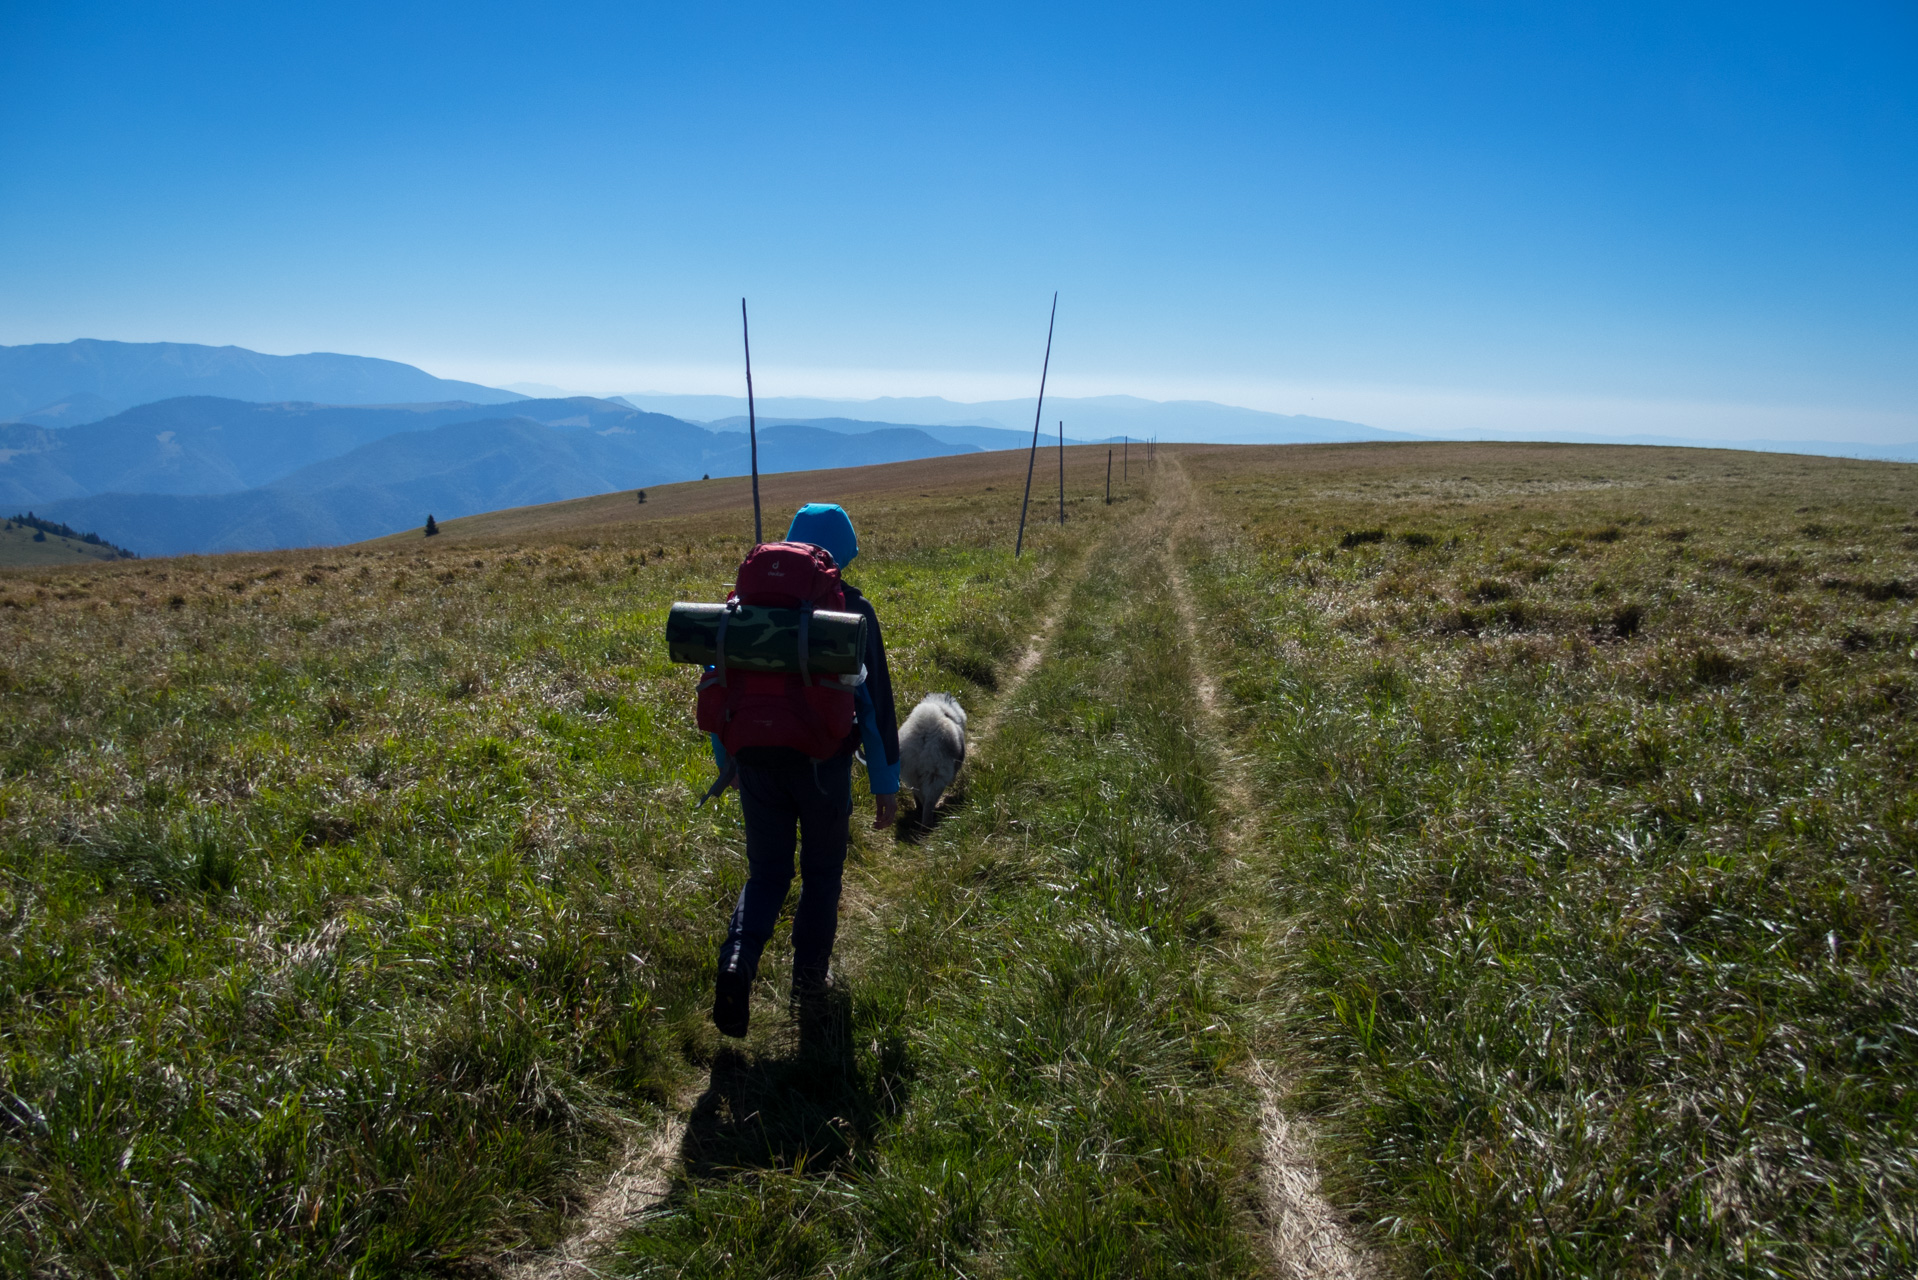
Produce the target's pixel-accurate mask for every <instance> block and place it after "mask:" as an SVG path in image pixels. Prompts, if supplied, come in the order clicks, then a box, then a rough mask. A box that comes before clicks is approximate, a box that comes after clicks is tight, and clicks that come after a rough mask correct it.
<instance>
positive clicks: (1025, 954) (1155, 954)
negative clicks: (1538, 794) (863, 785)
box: [623, 528, 1258, 1277]
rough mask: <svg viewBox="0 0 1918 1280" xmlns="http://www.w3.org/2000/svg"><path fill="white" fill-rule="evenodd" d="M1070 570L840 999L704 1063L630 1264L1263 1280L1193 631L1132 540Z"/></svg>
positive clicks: (903, 869) (845, 958)
mask: <svg viewBox="0 0 1918 1280" xmlns="http://www.w3.org/2000/svg"><path fill="white" fill-rule="evenodd" d="M1088 556H1089V562H1088V564H1087V565H1086V567H1085V571H1084V573H1083V576H1082V577H1081V578H1080V579H1079V582H1078V585H1077V586H1076V587H1075V588H1074V589H1073V590H1072V591H1071V593H1070V595H1069V597H1068V598H1067V600H1066V602H1065V603H1066V606H1067V609H1066V614H1065V622H1064V625H1063V627H1062V629H1061V632H1060V634H1059V636H1058V638H1057V640H1056V643H1055V644H1054V645H1053V647H1052V650H1051V653H1050V656H1049V657H1048V658H1047V659H1046V660H1045V661H1044V662H1042V663H1041V664H1040V665H1039V666H1038V668H1037V669H1036V670H1035V671H1034V673H1033V674H1032V676H1031V678H1030V680H1029V681H1028V682H1027V683H1026V684H1025V685H1024V686H1023V688H1021V689H1020V691H1019V692H1018V694H1017V695H1016V697H1015V699H1014V701H1013V703H1012V704H1011V705H1010V707H1008V708H1007V709H1006V711H1005V714H1004V719H1003V721H1002V722H1001V724H1000V726H999V728H998V731H997V734H996V736H995V737H994V739H993V741H992V743H991V746H990V748H989V750H988V751H987V753H986V754H984V755H983V756H982V757H981V758H980V760H979V761H977V762H976V764H975V767H974V768H973V771H972V772H971V773H970V775H969V778H968V781H967V783H966V787H965V793H964V795H963V797H962V798H961V800H960V801H959V802H958V803H957V805H956V807H955V809H954V811H953V812H952V813H950V814H949V815H948V816H947V817H946V819H945V820H944V821H943V822H942V823H941V825H940V826H939V828H938V829H937V832H936V833H935V834H934V835H932V836H931V837H930V838H928V840H927V841H926V842H925V843H924V844H923V845H922V846H920V847H918V848H917V849H914V848H912V847H911V846H907V847H905V848H904V849H901V850H899V851H896V852H895V853H894V854H892V855H891V856H890V857H889V858H888V859H887V860H886V861H885V863H884V864H883V865H881V866H879V867H877V868H875V869H874V872H873V874H874V889H873V896H874V897H875V898H877V899H878V900H879V901H880V902H881V903H882V904H883V905H882V906H881V907H880V909H879V910H877V911H876V912H875V913H874V915H873V917H872V918H871V919H870V920H869V922H868V923H866V925H865V927H864V928H863V929H861V928H858V927H854V928H852V929H850V930H849V933H850V936H846V935H842V936H846V942H845V943H844V944H843V945H842V958H841V961H840V974H841V982H842V988H841V991H840V994H839V999H840V1003H839V1005H838V1007H837V1008H836V1009H834V1010H832V1011H831V1012H829V1013H828V1014H826V1015H824V1016H822V1017H821V1018H820V1019H819V1021H818V1023H817V1024H816V1025H813V1026H810V1027H806V1028H802V1031H801V1033H800V1036H799V1039H798V1042H797V1043H796V1044H794V1043H790V1042H788V1041H785V1040H782V1039H777V1038H769V1039H767V1040H765V1041H762V1042H760V1043H759V1044H758V1045H756V1046H755V1048H754V1050H753V1051H751V1052H748V1053H745V1054H742V1055H740V1057H739V1058H738V1059H737V1060H736V1061H733V1062H730V1063H727V1064H724V1065H723V1067H716V1069H715V1072H714V1076H713V1087H712V1089H711V1091H709V1093H708V1094H707V1096H706V1097H705V1098H704V1099H702V1101H701V1103H700V1105H699V1107H697V1108H696V1109H695V1111H694V1119H693V1121H692V1124H691V1126H690V1128H689V1131H688V1136H687V1139H686V1143H685V1150H686V1152H687V1155H688V1160H687V1165H686V1168H685V1170H684V1171H683V1173H682V1175H681V1178H680V1181H679V1183H678V1186H677V1189H676V1190H675V1192H674V1194H673V1195H672V1197H671V1198H670V1199H669V1200H668V1201H667V1203H666V1204H665V1206H664V1207H663V1208H662V1209H661V1210H660V1211H659V1213H658V1214H657V1215H656V1216H655V1217H654V1218H653V1219H652V1220H651V1221H650V1222H649V1223H648V1224H647V1225H646V1226H645V1227H644V1228H643V1229H641V1230H640V1231H638V1232H637V1233H635V1234H634V1235H633V1236H632V1237H631V1238H630V1239H629V1240H628V1241H627V1243H626V1245H625V1247H624V1251H623V1258H624V1269H625V1271H626V1272H627V1273H628V1274H632V1275H637V1276H676V1277H695V1276H702V1277H704V1276H712V1277H717V1276H762V1275H779V1276H795V1277H797V1276H825V1275H834V1276H842V1275H871V1276H881V1275H883V1276H917V1275H985V1276H1031V1277H1066V1276H1112V1275H1129V1276H1130V1275H1136V1276H1153V1275H1172V1274H1204V1275H1220V1276H1224V1275H1241V1274H1250V1273H1252V1272H1254V1271H1256V1270H1258V1266H1257V1259H1256V1255H1255V1253H1254V1251H1253V1246H1252V1243H1251V1241H1252V1234H1251V1232H1250V1231H1249V1230H1248V1229H1247V1225H1248V1222H1249V1220H1250V1214H1251V1211H1252V1206H1251V1204H1250V1196H1251V1191H1250V1189H1249V1187H1250V1182H1249V1172H1250V1165H1251V1162H1250V1158H1249V1154H1248V1153H1249V1152H1251V1151H1255V1150H1256V1142H1255V1141H1253V1139H1252V1137H1251V1134H1252V1132H1253V1131H1254V1130H1255V1128H1256V1121H1255V1119H1254V1116H1253V1110H1252V1108H1251V1107H1250V1106H1249V1105H1248V1101H1247V1096H1246V1090H1245V1088H1244V1086H1243V1083H1242V1081H1241V1080H1240V1079H1239V1078H1238V1076H1237V1075H1236V1074H1235V1072H1236V1069H1237V1068H1238V1067H1239V1066H1241V1065H1243V1063H1244V1060H1245V1056H1246V1046H1245V1037H1244V1031H1245V1028H1244V1027H1243V1026H1242V1025H1241V1019H1240V1016H1239V1015H1240V1007H1239V1006H1240V1000H1239V997H1237V996H1236V995H1235V993H1234V987H1233V982H1232V979H1233V977H1234V976H1235V972H1236V970H1235V966H1234V964H1233V963H1232V959H1231V957H1230V956H1229V955H1226V954H1224V953H1223V951H1222V946H1223V934H1224V930H1223V928H1222V926H1221V924H1220V921H1219V915H1218V908H1219V901H1218V899H1219V897H1220V895H1221V894H1222V892H1223V891H1224V881H1223V877H1222V871H1221V868H1220V865H1219V856H1218V852H1217V844H1216V841H1215V839H1214V833H1213V831H1212V827H1211V824H1212V821H1213V813H1214V808H1215V806H1214V796H1213V792H1212V784H1211V781H1210V779H1211V776H1212V774H1211V771H1212V767H1213V766H1212V761H1211V758H1210V755H1209V753H1208V751H1207V749H1206V746H1205V744H1204V743H1203V742H1202V741H1201V739H1200V737H1199V734H1198V731H1197V727H1196V725H1195V722H1194V718H1193V717H1194V716H1195V714H1196V708H1195V706H1194V702H1193V697H1192V683H1191V671H1190V668H1189V665H1188V657H1187V654H1186V653H1185V647H1184V639H1183V633H1182V631H1181V623H1180V620H1179V618H1178V616H1177V614H1176V612H1175V611H1174V606H1173V600H1172V597H1171V594H1170V592H1169V590H1168V588H1167V587H1166V585H1165V574H1164V572H1163V568H1161V569H1160V570H1159V571H1158V572H1156V573H1155V572H1152V571H1149V570H1142V566H1148V565H1150V564H1152V563H1154V562H1155V561H1156V562H1157V563H1158V564H1159V565H1161V566H1163V564H1164V561H1163V559H1162V558H1160V557H1161V556H1162V553H1161V552H1159V551H1157V550H1156V549H1155V547H1154V546H1153V544H1152V542H1151V541H1150V540H1149V539H1148V538H1147V537H1146V536H1145V533H1144V531H1143V530H1140V529H1136V528H1135V529H1130V530H1128V531H1126V532H1124V533H1122V534H1120V535H1115V536H1114V537H1112V538H1110V539H1107V540H1105V541H1103V542H1101V543H1100V544H1099V545H1097V546H1095V547H1094V548H1093V549H1092V550H1090V551H1089V552H1088ZM1142 579H1143V580H1145V581H1148V582H1151V583H1152V584H1153V585H1152V586H1151V587H1150V588H1149V589H1146V590H1140V589H1139V584H1140V582H1141V580H1142Z"/></svg>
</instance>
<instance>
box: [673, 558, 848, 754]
mask: <svg viewBox="0 0 1918 1280" xmlns="http://www.w3.org/2000/svg"><path fill="white" fill-rule="evenodd" d="M727 603H728V605H734V604H738V605H756V606H761V607H765V608H776V609H798V610H799V611H800V637H801V639H800V670H799V671H797V672H767V671H749V670H745V669H743V668H738V667H729V666H727V665H726V662H725V654H724V648H725V645H724V639H723V632H724V628H723V624H722V631H721V634H722V639H721V642H720V646H719V647H720V654H719V662H718V664H717V665H716V666H715V667H714V669H713V670H712V671H710V672H708V673H707V674H706V676H705V677H704V678H703V679H701V680H700V682H699V704H698V720H699V727H700V728H701V729H703V730H705V731H706V732H708V733H711V734H713V735H715V736H716V737H718V739H719V741H720V745H721V746H723V747H725V748H726V750H727V751H728V752H734V753H736V752H738V751H739V750H740V749H741V748H743V747H791V748H793V749H794V750H797V751H802V752H804V753H805V754H806V755H808V756H810V757H812V758H813V759H815V760H824V759H827V758H829V757H830V756H832V755H834V754H836V753H837V752H838V750H839V747H840V745H841V744H842V743H843V742H844V741H845V739H846V735H847V734H849V733H851V732H852V726H853V693H852V688H853V686H854V685H856V683H857V682H856V681H852V682H848V681H847V680H845V679H843V678H841V677H838V676H831V675H822V674H818V673H815V672H813V671H811V670H809V669H807V664H806V644H805V634H806V630H807V623H808V621H809V619H810V615H811V614H812V612H813V611H814V610H815V609H830V610H835V611H838V610H843V609H844V608H845V607H846V593H845V589H844V588H843V587H842V586H841V585H840V582H839V566H838V565H836V564H834V563H833V558H832V555H831V554H830V553H829V552H827V551H825V550H824V549H822V548H820V547H815V546H812V545H811V544H810V543H804V542H767V543H762V544H760V545H759V546H756V547H754V548H753V549H752V551H751V552H749V553H748V554H747V556H746V558H745V559H744V560H743V561H741V562H740V565H739V572H738V574H737V575H736V577H735V581H734V583H733V591H732V594H731V595H730V596H728V597H727Z"/></svg>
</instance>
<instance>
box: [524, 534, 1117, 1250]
mask: <svg viewBox="0 0 1918 1280" xmlns="http://www.w3.org/2000/svg"><path fill="white" fill-rule="evenodd" d="M1094 545H1096V543H1094V544H1088V545H1087V546H1085V547H1082V548H1080V549H1079V550H1078V552H1077V553H1076V556H1075V560H1074V562H1073V563H1072V564H1071V565H1070V566H1067V567H1066V568H1065V569H1064V576H1065V577H1066V578H1067V579H1068V581H1067V582H1066V583H1065V587H1066V589H1065V590H1059V591H1055V592H1054V593H1053V597H1052V598H1053V600H1054V604H1053V605H1052V607H1051V608H1050V609H1049V610H1047V612H1046V613H1045V615H1044V616H1043V617H1042V618H1041V620H1040V622H1039V625H1038V627H1037V628H1036V629H1035V630H1034V631H1033V632H1032V633H1031V635H1030V636H1028V637H1027V640H1026V647H1025V649H1023V650H1022V651H1021V652H1020V653H1019V656H1018V657H1017V658H1015V659H1014V660H1013V662H1012V664H1011V667H1010V668H1009V670H1008V673H1007V675H1006V677H1005V679H1004V681H1003V682H1002V684H1001V686H1000V688H999V691H998V697H997V699H996V700H995V701H994V702H993V705H992V709H991V710H990V711H989V712H987V713H986V716H985V718H984V719H982V720H981V721H979V724H978V727H977V729H976V730H974V731H973V732H970V733H968V735H967V743H966V755H967V759H968V760H971V759H972V757H973V756H974V754H975V753H976V752H977V751H978V750H979V749H980V748H982V747H985V746H987V745H989V744H990V742H991V740H992V737H993V734H994V733H995V731H996V730H997V729H998V727H999V723H1000V721H1001V720H1002V719H1003V718H1004V715H1005V712H1006V711H1007V709H1008V708H1010V707H1011V706H1012V705H1013V703H1014V702H1015V701H1016V700H1017V698H1018V695H1019V691H1020V689H1021V688H1022V687H1023V686H1024V685H1025V682H1026V680H1027V678H1028V677H1029V676H1031V674H1032V673H1033V671H1035V670H1036V669H1037V668H1038V666H1039V663H1040V661H1041V660H1042V659H1043V658H1044V657H1045V654H1046V650H1047V648H1048V647H1050V645H1051V644H1052V641H1053V638H1054V637H1055V636H1056V635H1057V634H1058V631H1059V628H1060V626H1061V624H1062V623H1063V622H1064V619H1065V606H1066V601H1067V600H1068V599H1069V597H1070V595H1071V592H1070V585H1071V581H1072V580H1076V577H1077V575H1078V573H1079V572H1081V571H1082V568H1083V566H1084V565H1085V563H1086V562H1087V560H1088V558H1089V556H1090V553H1091V551H1092V548H1093V546H1094ZM846 888H847V890H848V893H847V895H846V900H845V901H844V902H843V904H842V906H841V911H842V913H843V914H842V920H843V921H844V922H845V924H851V923H853V921H855V920H857V921H862V922H868V923H870V922H872V921H874V920H876V918H877V914H878V913H877V910H876V904H874V903H870V902H866V901H862V896H861V895H860V894H859V891H858V890H857V889H855V888H854V886H853V885H852V884H851V883H848V884H847V886H846ZM854 927H857V925H855V926H854ZM842 931H844V924H842ZM701 1092H702V1086H701V1084H697V1083H696V1084H694V1085H693V1086H692V1087H690V1088H688V1089H686V1090H684V1091H682V1093H681V1094H680V1096H679V1097H678V1098H677V1099H675V1104H674V1107H673V1109H672V1111H671V1112H669V1113H667V1114H666V1116H665V1117H664V1118H663V1119H661V1120H659V1121H657V1122H656V1123H654V1124H650V1125H649V1124H646V1123H644V1122H641V1121H638V1120H633V1119H630V1118H624V1117H623V1118H622V1119H623V1120H624V1122H625V1123H626V1125H627V1127H628V1132H627V1134H626V1136H625V1138H624V1140H623V1142H622V1143H621V1149H620V1154H619V1157H618V1158H617V1159H616V1160H615V1161H614V1162H613V1165H612V1168H611V1169H610V1170H609V1171H608V1172H607V1173H606V1174H605V1175H604V1176H603V1177H601V1178H600V1179H599V1180H598V1181H597V1182H595V1183H594V1185H593V1186H592V1188H591V1190H590V1191H589V1192H588V1193H587V1195H586V1197H585V1208H583V1209H582V1210H581V1211H580V1212H579V1214H577V1215H576V1216H575V1217H574V1218H573V1220H572V1222H571V1223H570V1224H569V1230H568V1233H567V1235H566V1238H565V1239H564V1240H562V1241H561V1242H560V1243H559V1244H556V1245H554V1246H552V1247H551V1248H548V1249H542V1250H538V1251H532V1252H529V1251H524V1250H521V1251H515V1252H513V1253H510V1254H506V1255H504V1256H502V1257H500V1258H498V1259H497V1260H496V1261H495V1263H494V1265H493V1271H494V1274H496V1275H498V1276H499V1277H501V1280H582V1278H585V1277H599V1276H605V1275H607V1274H608V1272H607V1271H606V1270H604V1269H603V1266H604V1264H605V1263H607V1262H608V1261H609V1259H608V1257H607V1254H608V1252H609V1250H610V1249H611V1247H612V1246H613V1245H614V1244H615V1243H616V1242H617V1241H618V1239H619V1237H620V1236H621V1235H622V1234H624V1233H625V1232H626V1231H628V1230H629V1229H631V1228H632V1227H634V1226H637V1225H638V1224H639V1222H640V1220H641V1219H642V1218H644V1217H645V1215H646V1214H648V1213H649V1212H651V1211H653V1210H655V1209H657V1208H659V1207H660V1206H661V1205H662V1204H664V1203H665V1201H666V1199H667V1197H668V1196H669V1195H670V1194H671V1192H672V1188H673V1179H674V1175H675V1174H677V1173H678V1171H679V1169H680V1166H681V1164H682V1147H683V1144H684V1141H685V1138H686V1130H687V1126H688V1123H689V1122H690V1120H691V1117H692V1112H693V1108H694V1106H695V1104H696V1103H697V1101H698V1099H699V1097H700V1095H701Z"/></svg>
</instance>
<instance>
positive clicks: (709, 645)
mask: <svg viewBox="0 0 1918 1280" xmlns="http://www.w3.org/2000/svg"><path fill="white" fill-rule="evenodd" d="M727 607H728V606H726V605H723V604H683V603H682V604H676V605H674V606H673V607H672V611H671V612H670V613H668V614H667V615H666V650H667V653H668V654H669V655H670V656H671V658H672V660H673V661H674V662H698V663H703V664H705V665H708V666H711V665H715V664H717V663H718V661H719V621H720V616H721V615H722V614H724V613H725V612H726V611H727ZM731 608H732V617H731V618H730V619H728V620H727V622H726V666H727V667H728V668H736V669H739V670H743V671H792V672H796V671H798V670H799V624H800V616H799V610H797V609H768V608H764V607H762V606H759V605H749V604H742V605H733V606H731ZM806 632H807V634H806V666H807V669H808V670H810V671H813V672H816V673H819V674H822V675H857V674H858V673H859V668H860V662H861V659H862V658H863V657H864V656H865V652H866V617H865V615H864V614H860V613H839V612H836V611H831V610H826V609H815V610H814V611H813V614H812V618H811V621H810V622H809V623H808V625H807V628H806Z"/></svg>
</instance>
